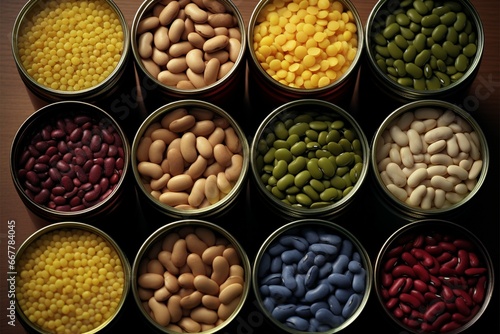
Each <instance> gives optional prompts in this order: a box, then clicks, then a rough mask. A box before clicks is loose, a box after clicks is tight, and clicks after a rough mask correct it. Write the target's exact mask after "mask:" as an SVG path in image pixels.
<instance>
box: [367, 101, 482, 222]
mask: <svg viewBox="0 0 500 334" xmlns="http://www.w3.org/2000/svg"><path fill="white" fill-rule="evenodd" d="M427 111H432V112H431V114H434V116H431V114H428V113H427ZM412 115H414V117H413V119H412ZM443 115H444V116H443ZM434 117H435V118H434ZM445 118H446V119H448V121H444V119H445ZM413 120H414V121H416V122H417V123H418V122H419V123H424V122H425V123H427V124H429V122H430V124H434V126H432V125H431V127H430V128H429V130H426V129H424V128H421V130H419V131H420V134H419V137H418V138H419V139H420V138H421V139H420V140H421V141H422V142H423V145H424V146H425V149H424V147H422V149H421V151H420V153H416V152H418V151H416V150H414V151H413V152H415V153H413V152H412V151H411V149H409V145H410V144H409V143H408V146H406V145H403V146H399V144H398V143H397V142H395V141H392V142H391V138H393V137H394V136H397V135H396V134H395V133H396V132H401V133H402V134H404V136H406V137H411V138H415V136H413V135H414V134H415V131H416V129H418V126H417V128H414V125H415V124H416V123H414V124H413V125H411V123H413ZM398 122H399V123H398ZM404 124H406V125H404ZM394 126H396V127H397V128H393V127H394ZM391 128H392V130H391ZM439 128H448V129H447V130H448V133H449V131H450V130H451V129H450V128H453V129H455V130H454V131H452V132H453V135H452V136H451V137H449V138H448V139H439V140H442V141H441V142H439V143H437V144H434V143H435V142H436V141H434V140H433V141H432V142H427V139H426V138H428V137H426V134H427V133H429V135H427V136H432V135H431V134H430V132H431V131H433V130H432V129H437V130H435V131H439ZM410 129H411V130H410ZM398 130H399V131H398ZM414 130H415V131H414ZM391 131H392V132H391ZM409 131H411V132H413V133H412V134H410V136H408V132H409ZM391 133H392V135H391ZM435 133H436V132H435ZM469 133H472V136H473V137H474V140H473V139H472V138H471V137H469ZM457 136H460V137H462V138H463V137H467V138H470V141H472V145H474V151H470V150H468V149H467V148H465V151H463V148H462V147H464V146H460V145H458V147H456V148H457V150H455V149H453V148H452V147H453V145H454V143H455V142H456V141H457V139H456V138H457ZM428 140H431V139H428ZM459 140H461V139H459ZM424 142H425V143H424ZM400 143H401V142H400ZM440 143H443V144H445V146H444V147H443V148H442V149H441V150H437V151H435V150H436V147H437V146H436V145H440ZM412 145H413V144H412ZM431 145H433V146H431ZM448 145H449V147H448ZM413 147H415V146H413ZM391 149H395V150H393V151H392V152H391ZM403 151H404V152H403ZM408 151H410V152H409V154H407V153H408ZM401 152H403V153H401ZM451 152H457V153H456V154H455V153H451ZM396 153H397V154H396ZM398 155H399V156H400V158H397V156H398ZM441 157H442V158H444V159H446V161H448V162H444V161H440V160H439V158H441ZM420 158H422V159H420ZM412 161H413V165H411V163H412ZM465 161H469V162H470V165H469V164H468V163H465ZM403 162H404V163H403ZM389 163H390V164H391V167H390V170H391V171H390V172H388V171H387V166H388V165H389ZM370 164H371V167H372V171H373V175H372V176H373V181H374V186H375V191H377V192H378V194H380V195H381V196H380V200H381V202H384V203H385V205H387V207H388V208H389V209H392V210H393V211H394V212H396V213H398V214H399V215H402V216H404V217H407V218H411V219H423V218H429V217H444V216H447V217H450V215H458V214H460V212H461V211H462V210H465V208H466V207H467V206H469V205H470V203H473V199H474V197H475V195H476V194H477V193H478V192H479V191H480V189H481V186H482V184H483V183H484V182H485V179H486V176H487V172H488V168H489V149H488V144H487V141H486V138H485V135H484V133H483V131H482V130H481V127H480V126H479V124H477V122H476V121H475V120H474V118H472V117H471V116H470V115H469V114H468V113H467V112H465V111H464V110H463V109H461V108H460V107H458V106H456V105H454V104H452V103H450V102H446V101H440V100H422V101H414V102H410V103H408V104H405V105H403V106H401V107H400V108H398V109H396V110H394V111H393V112H392V113H391V114H390V115H389V116H387V118H386V119H385V120H384V121H383V122H382V124H381V125H380V127H379V128H378V130H377V131H376V133H375V134H374V136H373V139H372V143H371V157H370ZM472 165H475V167H474V168H472ZM396 166H397V168H399V169H400V170H401V171H402V172H403V174H402V175H404V176H405V178H404V179H402V180H401V182H404V183H405V185H402V184H399V185H398V186H396V184H398V182H394V180H395V179H394V177H393V176H392V175H391V176H390V177H388V173H389V174H391V173H392V171H393V170H395V169H397V168H396ZM476 167H477V168H476ZM471 168H472V169H471ZM419 169H420V170H419ZM454 170H459V171H460V173H461V175H462V176H461V177H458V176H457V174H455V173H454ZM415 171H417V173H415V174H413V173H414V172H415ZM436 171H440V172H439V173H437V174H436V173H435V172H436ZM398 173H399V172H398ZM420 173H422V174H421V175H420ZM412 174H413V176H412ZM419 175H420V176H419ZM469 177H470V178H469ZM419 180H420V181H419ZM442 180H444V181H446V182H445V183H444V184H442V183H440V181H442ZM448 182H449V183H448ZM403 189H404V191H400V190H403ZM414 190H416V191H415V193H413V191H414ZM462 190H463V191H462ZM419 191H422V193H421V195H422V197H421V198H420V200H418V199H417V198H419V197H418V194H419ZM457 191H458V193H457ZM438 193H439V194H438ZM443 196H444V197H443Z"/></svg>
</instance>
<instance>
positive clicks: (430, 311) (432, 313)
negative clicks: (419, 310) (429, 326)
mask: <svg viewBox="0 0 500 334" xmlns="http://www.w3.org/2000/svg"><path fill="white" fill-rule="evenodd" d="M445 310H446V304H445V303H444V302H443V301H438V302H436V303H434V304H432V305H431V306H429V307H428V308H427V310H426V311H425V313H424V319H425V321H427V322H433V321H435V320H436V318H437V317H438V316H439V315H440V314H441V313H443V312H444V311H445Z"/></svg>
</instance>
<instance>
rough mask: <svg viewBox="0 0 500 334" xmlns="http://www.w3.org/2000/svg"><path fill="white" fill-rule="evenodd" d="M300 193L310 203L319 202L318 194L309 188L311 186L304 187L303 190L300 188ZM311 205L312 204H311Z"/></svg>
mask: <svg viewBox="0 0 500 334" xmlns="http://www.w3.org/2000/svg"><path fill="white" fill-rule="evenodd" d="M302 191H303V192H304V194H306V195H307V196H308V197H309V198H310V199H311V200H312V201H319V200H320V197H319V194H318V192H317V191H316V190H315V189H314V188H313V187H312V186H311V185H309V184H308V185H305V186H304V188H302ZM311 204H312V203H311Z"/></svg>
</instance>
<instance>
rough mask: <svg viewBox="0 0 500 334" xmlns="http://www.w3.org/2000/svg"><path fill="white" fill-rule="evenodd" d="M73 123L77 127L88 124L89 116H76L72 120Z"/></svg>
mask: <svg viewBox="0 0 500 334" xmlns="http://www.w3.org/2000/svg"><path fill="white" fill-rule="evenodd" d="M73 121H74V122H75V123H76V124H77V125H83V124H85V123H87V122H90V117H89V116H85V115H78V116H75V117H74V118H73Z"/></svg>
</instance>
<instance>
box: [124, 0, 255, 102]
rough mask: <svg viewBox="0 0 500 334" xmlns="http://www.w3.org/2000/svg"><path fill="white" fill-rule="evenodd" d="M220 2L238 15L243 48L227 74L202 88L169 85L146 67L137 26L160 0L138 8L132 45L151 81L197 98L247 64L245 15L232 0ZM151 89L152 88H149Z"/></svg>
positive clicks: (218, 85) (144, 72)
mask: <svg viewBox="0 0 500 334" xmlns="http://www.w3.org/2000/svg"><path fill="white" fill-rule="evenodd" d="M217 1H218V2H220V3H222V4H223V5H224V6H225V7H226V9H229V10H230V12H231V14H233V15H235V16H236V19H237V21H238V27H239V29H240V32H241V41H240V42H241V48H240V52H239V53H238V57H237V59H236V61H235V63H234V65H233V67H232V68H231V69H230V70H229V72H228V73H226V75H225V76H224V77H223V78H221V79H218V80H217V81H215V82H214V83H212V84H210V85H207V86H205V87H202V88H195V89H189V90H188V89H178V88H176V87H174V86H168V85H165V84H163V83H162V82H160V81H159V80H158V79H157V78H155V77H154V76H153V75H151V73H150V72H149V71H148V70H147V69H146V67H145V66H144V65H143V63H142V61H141V57H140V56H139V51H138V46H137V42H138V41H137V38H136V34H137V27H138V25H139V23H140V21H141V19H142V17H143V16H144V14H146V13H147V12H148V11H149V10H151V8H152V7H153V5H155V4H156V3H157V2H158V1H157V0H145V1H144V2H143V3H142V4H141V6H140V7H139V9H138V10H137V12H136V14H135V16H134V19H133V21H132V25H131V28H130V31H131V32H130V46H131V49H132V55H133V57H134V60H135V65H136V66H138V67H139V68H140V70H141V73H143V74H145V75H146V76H147V77H148V79H149V80H151V82H153V83H154V85H155V86H156V87H161V88H162V89H164V90H165V91H167V92H172V93H176V94H179V95H180V96H186V98H189V97H191V98H196V96H199V95H200V94H206V93H209V92H211V91H213V90H216V89H217V88H218V87H220V86H221V85H223V84H224V83H226V82H228V81H229V80H230V79H231V78H232V77H234V76H235V75H236V73H237V70H238V68H240V66H242V65H246V63H245V45H246V43H247V36H246V32H245V21H244V19H243V16H242V15H241V12H240V10H239V9H238V7H237V6H236V5H235V4H234V3H233V2H232V1H231V0H217ZM149 89H151V88H149Z"/></svg>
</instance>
